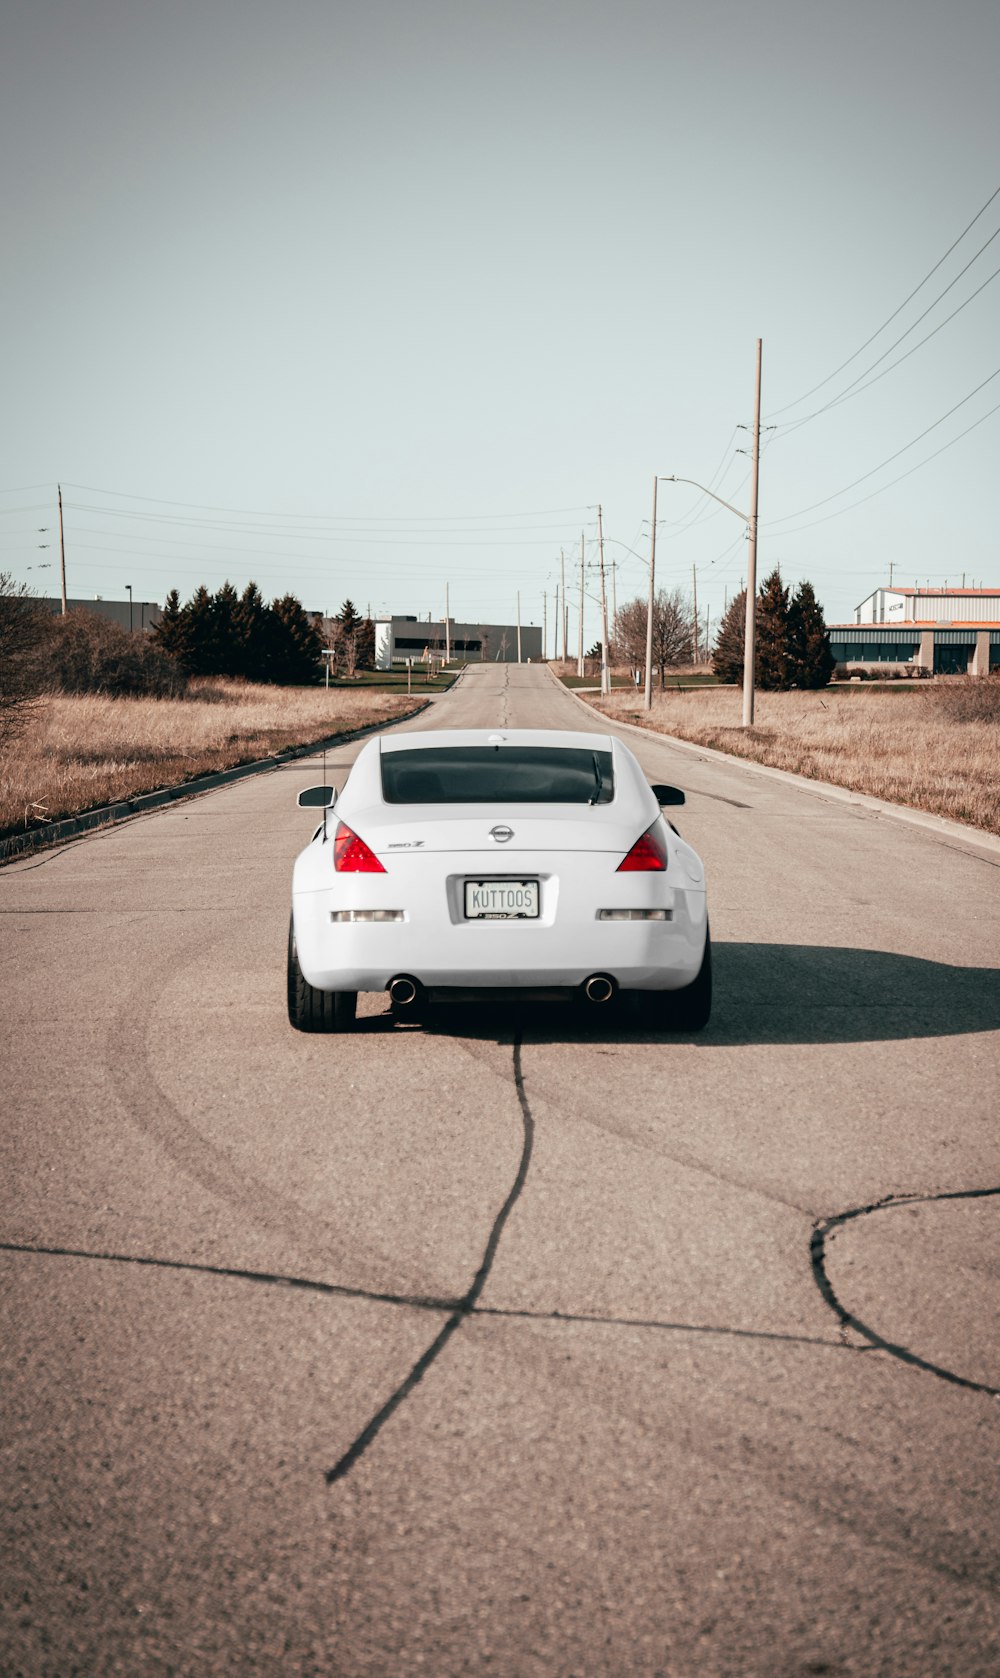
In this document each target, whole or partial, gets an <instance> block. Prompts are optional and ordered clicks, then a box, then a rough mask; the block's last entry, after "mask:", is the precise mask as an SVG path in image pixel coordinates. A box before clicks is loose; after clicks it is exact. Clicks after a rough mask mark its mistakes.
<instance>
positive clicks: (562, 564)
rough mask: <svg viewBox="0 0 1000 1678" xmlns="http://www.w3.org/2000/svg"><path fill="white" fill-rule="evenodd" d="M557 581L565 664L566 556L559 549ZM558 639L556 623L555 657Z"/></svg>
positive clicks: (567, 622) (566, 622) (566, 618)
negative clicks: (559, 590)
mask: <svg viewBox="0 0 1000 1678" xmlns="http://www.w3.org/2000/svg"><path fill="white" fill-rule="evenodd" d="M559 580H560V582H561V583H562V596H561V599H562V648H563V651H562V656H563V663H564V664H565V663H566V637H567V634H568V633H569V612H568V610H567V606H566V555H565V554H564V553H563V551H562V548H560V549H559ZM558 639H559V625H558V623H557V624H556V642H557V646H556V654H557V656H558Z"/></svg>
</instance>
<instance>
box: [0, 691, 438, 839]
mask: <svg viewBox="0 0 1000 1678" xmlns="http://www.w3.org/2000/svg"><path fill="white" fill-rule="evenodd" d="M456 679H457V678H456ZM454 686H455V683H454V682H453V683H452V687H454ZM437 697H438V695H436V694H435V695H434V696H433V697H432V698H430V699H425V700H423V702H422V703H421V704H419V705H415V706H414V707H413V710H412V711H406V712H404V713H403V715H402V716H398V717H390V718H387V720H386V721H385V722H379V723H368V724H367V725H366V727H364V728H352V729H348V730H347V732H346V733H343V734H330V735H328V736H327V738H326V739H325V740H316V741H314V742H313V743H312V744H311V745H308V746H287V747H286V748H285V750H284V751H281V752H272V753H271V755H270V756H269V757H265V758H259V759H258V760H257V761H256V762H255V763H239V764H237V765H236V766H235V768H233V769H216V770H214V771H213V772H212V774H210V775H199V776H198V777H197V779H196V780H193V781H182V782H181V783H180V785H179V786H175V787H159V788H158V789H157V790H156V792H143V793H138V794H137V795H136V796H135V798H126V799H123V800H122V801H121V803H119V804H106V805H104V806H103V808H101V809H100V810H86V811H85V812H84V814H83V815H81V816H67V817H66V819H65V820H64V821H58V822H49V823H48V824H47V826H45V827H39V828H34V829H33V830H32V831H31V832H30V833H12V834H9V835H8V837H7V838H6V839H0V866H2V865H3V863H5V862H12V861H13V860H14V859H15V858H16V857H19V856H24V855H25V854H26V853H27V852H30V851H37V850H41V849H42V847H43V846H46V845H57V844H59V843H61V841H62V840H64V839H73V838H75V837H76V835H77V834H78V833H86V832H87V831H88V830H89V829H90V828H95V827H111V826H113V825H115V824H116V823H117V822H125V821H131V819H132V817H133V816H142V815H145V814H146V812H147V811H148V810H156V809H159V808H160V807H161V806H162V805H164V804H175V803H177V802H178V800H180V799H182V798H196V797H197V796H198V794H199V793H203V792H214V791H215V789H216V787H224V786H227V785H228V783H229V782H230V781H242V780H244V779H245V777H246V776H247V775H266V774H268V773H269V772H270V771H272V770H275V769H281V768H282V767H283V765H284V764H286V763H294V761H295V759H296V758H300V757H314V756H315V755H316V753H317V752H322V751H329V750H330V749H331V747H333V746H343V745H346V743H347V742H348V741H350V740H362V739H363V738H364V736H365V735H366V734H377V733H378V732H379V731H380V730H381V729H383V728H390V727H393V726H395V724H396V723H400V722H409V721H410V719H411V718H412V717H418V716H419V715H420V713H421V711H426V710H427V708H428V706H430V705H431V704H433V702H434V699H435V698H437Z"/></svg>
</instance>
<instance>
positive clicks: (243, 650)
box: [235, 582, 274, 682]
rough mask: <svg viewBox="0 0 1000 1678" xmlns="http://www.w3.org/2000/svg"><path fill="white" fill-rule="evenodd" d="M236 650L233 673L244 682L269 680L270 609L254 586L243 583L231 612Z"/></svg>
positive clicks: (272, 636) (271, 635)
mask: <svg viewBox="0 0 1000 1678" xmlns="http://www.w3.org/2000/svg"><path fill="white" fill-rule="evenodd" d="M235 629H236V641H237V647H238V664H239V670H238V672H237V674H239V675H240V676H243V677H245V679H246V680H247V681H248V682H266V681H268V680H269V679H270V677H269V666H270V662H271V650H272V643H273V640H274V626H273V622H272V615H271V611H270V608H269V607H268V606H267V605H266V604H265V602H264V598H263V596H262V594H261V592H260V589H259V588H258V587H257V584H256V583H253V582H251V583H247V586H246V588H245V589H244V590H243V593H242V594H241V595H240V598H239V604H238V605H237V608H236V613H235Z"/></svg>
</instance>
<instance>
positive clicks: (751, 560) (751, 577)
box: [743, 338, 762, 728]
mask: <svg viewBox="0 0 1000 1678" xmlns="http://www.w3.org/2000/svg"><path fill="white" fill-rule="evenodd" d="M761 348H762V341H761V339H760V338H758V339H757V378H756V391H755V396H754V410H753V467H752V477H751V480H750V541H749V543H748V544H747V550H748V551H747V610H746V637H745V639H744V643H743V727H744V728H752V727H753V699H754V694H753V679H754V651H755V646H756V642H755V633H756V628H757V623H756V619H757V491H758V487H759V483H760V363H761Z"/></svg>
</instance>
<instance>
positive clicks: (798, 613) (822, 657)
mask: <svg viewBox="0 0 1000 1678" xmlns="http://www.w3.org/2000/svg"><path fill="white" fill-rule="evenodd" d="M788 662H789V676H790V681H791V685H792V686H793V687H799V688H825V687H826V685H827V683H828V682H829V680H830V677H831V676H832V675H833V671H834V658H833V654H832V653H831V651H830V637H829V635H828V634H827V628H826V619H825V618H824V616H823V608H822V606H821V605H820V603H819V601H818V600H817V599H816V594H815V591H814V589H813V586H812V583H800V584H799V586H798V588H797V589H796V591H795V595H794V597H793V598H792V601H791V603H790V605H789V608H788Z"/></svg>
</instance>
